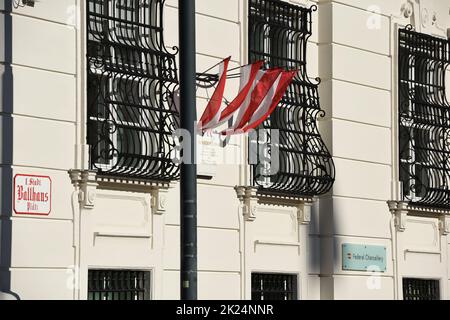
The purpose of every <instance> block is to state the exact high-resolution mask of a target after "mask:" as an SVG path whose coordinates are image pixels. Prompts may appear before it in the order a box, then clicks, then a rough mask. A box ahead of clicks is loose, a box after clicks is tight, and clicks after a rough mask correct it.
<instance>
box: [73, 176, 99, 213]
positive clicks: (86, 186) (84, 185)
mask: <svg viewBox="0 0 450 320" xmlns="http://www.w3.org/2000/svg"><path fill="white" fill-rule="evenodd" d="M69 175H70V179H71V180H72V184H73V185H74V186H75V187H76V188H78V189H79V190H80V193H79V194H78V202H79V203H80V204H81V206H82V207H83V208H84V209H92V208H94V205H95V198H96V196H97V187H98V183H97V172H96V171H91V170H70V171H69Z"/></svg>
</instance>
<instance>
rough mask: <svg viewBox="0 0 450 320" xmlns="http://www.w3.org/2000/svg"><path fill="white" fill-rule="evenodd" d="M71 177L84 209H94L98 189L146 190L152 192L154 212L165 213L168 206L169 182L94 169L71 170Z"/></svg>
mask: <svg viewBox="0 0 450 320" xmlns="http://www.w3.org/2000/svg"><path fill="white" fill-rule="evenodd" d="M69 175H70V179H71V181H72V184H73V185H74V187H75V188H77V189H78V190H79V191H80V192H79V195H78V201H79V203H80V204H81V207H82V208H84V209H93V208H94V206H95V199H96V196H97V190H98V189H107V190H116V191H128V192H130V191H131V192H146V193H150V194H151V208H152V213H154V214H163V213H164V212H165V211H166V207H167V192H168V190H169V187H170V183H168V182H155V181H147V180H131V179H122V178H117V177H106V176H98V175H97V172H96V171H92V170H76V169H74V170H70V171H69Z"/></svg>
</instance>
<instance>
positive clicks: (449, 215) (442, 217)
mask: <svg viewBox="0 0 450 320" xmlns="http://www.w3.org/2000/svg"><path fill="white" fill-rule="evenodd" d="M387 204H388V206H389V210H390V211H391V213H392V214H394V215H395V225H396V228H397V231H399V232H403V231H405V230H406V228H407V223H406V221H407V218H408V216H415V217H427V218H435V219H439V228H440V230H441V234H442V235H448V234H450V210H448V209H441V208H431V207H421V206H416V205H411V204H409V203H408V202H404V201H388V202H387Z"/></svg>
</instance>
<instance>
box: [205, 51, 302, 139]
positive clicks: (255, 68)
mask: <svg viewBox="0 0 450 320" xmlns="http://www.w3.org/2000/svg"><path fill="white" fill-rule="evenodd" d="M229 62H230V58H227V59H225V60H224V61H222V62H221V64H220V73H219V81H218V84H217V87H216V89H215V91H214V94H213V96H212V97H211V100H210V101H209V102H208V104H207V106H206V109H205V111H204V113H203V115H202V117H201V118H200V122H199V125H198V128H199V130H201V131H207V130H208V131H209V130H213V129H217V128H218V127H220V126H221V125H223V124H224V123H226V122H227V121H228V120H229V119H230V118H231V117H233V116H235V118H234V121H233V124H232V125H231V126H230V127H229V128H227V129H225V130H223V131H222V132H221V134H224V135H230V134H236V133H245V132H248V131H249V130H251V129H254V128H256V127H257V126H259V125H260V124H261V123H262V122H263V121H264V120H266V119H267V118H268V117H269V116H270V114H271V113H272V112H273V111H274V110H275V108H276V107H277V105H278V103H279V102H280V100H281V99H282V97H283V95H284V93H285V92H286V90H287V88H288V86H289V84H290V83H291V82H292V80H293V78H294V76H295V74H296V73H297V71H283V70H282V69H280V68H275V69H268V70H260V69H261V67H262V65H263V62H262V61H258V62H255V63H253V64H249V65H247V66H243V67H241V72H240V89H239V93H238V95H237V96H236V98H235V99H234V100H233V101H232V102H231V103H230V104H229V105H228V106H226V105H223V104H222V100H223V94H224V91H225V85H226V78H227V71H228V65H229Z"/></svg>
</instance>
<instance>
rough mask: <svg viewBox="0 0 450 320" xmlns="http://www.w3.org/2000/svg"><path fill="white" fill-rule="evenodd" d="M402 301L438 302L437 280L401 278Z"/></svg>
mask: <svg viewBox="0 0 450 320" xmlns="http://www.w3.org/2000/svg"><path fill="white" fill-rule="evenodd" d="M403 300H440V290H439V280H422V279H411V278H403Z"/></svg>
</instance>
